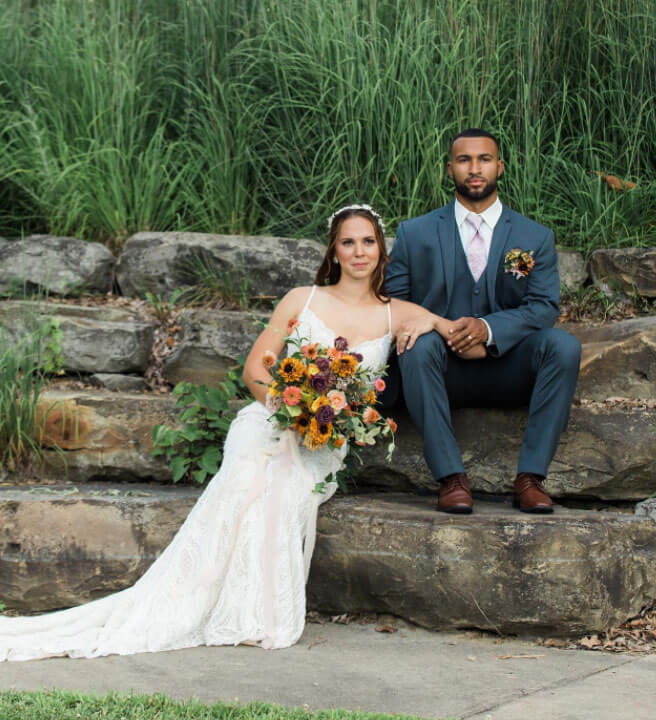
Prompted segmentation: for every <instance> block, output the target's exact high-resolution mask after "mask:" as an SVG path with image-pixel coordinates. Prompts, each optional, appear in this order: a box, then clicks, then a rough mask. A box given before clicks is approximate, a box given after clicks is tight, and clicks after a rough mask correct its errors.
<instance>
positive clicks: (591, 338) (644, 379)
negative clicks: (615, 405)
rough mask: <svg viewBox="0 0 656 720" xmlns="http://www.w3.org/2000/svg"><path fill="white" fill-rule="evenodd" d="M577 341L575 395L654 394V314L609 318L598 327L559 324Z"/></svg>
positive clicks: (592, 396)
mask: <svg viewBox="0 0 656 720" xmlns="http://www.w3.org/2000/svg"><path fill="white" fill-rule="evenodd" d="M563 327H564V329H565V330H568V331H569V332H571V333H573V334H574V335H576V337H578V339H579V340H580V341H581V345H582V349H583V352H582V354H581V370H580V373H579V381H578V385H577V395H578V396H579V397H582V398H586V399H589V400H605V399H606V398H610V397H628V398H656V316H649V317H642V318H635V319H632V320H620V321H619V322H610V323H606V324H604V325H600V326H599V327H589V326H585V325H581V324H578V323H570V324H568V325H565V326H563Z"/></svg>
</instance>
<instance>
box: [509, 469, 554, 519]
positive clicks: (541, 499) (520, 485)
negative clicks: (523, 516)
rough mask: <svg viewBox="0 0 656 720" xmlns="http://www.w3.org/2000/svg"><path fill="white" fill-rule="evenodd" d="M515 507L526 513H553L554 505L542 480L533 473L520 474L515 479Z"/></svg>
mask: <svg viewBox="0 0 656 720" xmlns="http://www.w3.org/2000/svg"><path fill="white" fill-rule="evenodd" d="M513 505H514V506H515V507H518V508H519V509H520V510H521V511H522V512H526V513H551V512H553V503H552V502H551V498H550V497H549V496H548V495H547V493H546V492H545V490H544V485H543V484H542V478H541V477H540V476H539V475H534V474H533V473H527V472H525V473H519V475H518V476H517V477H516V478H515V498H514V500H513Z"/></svg>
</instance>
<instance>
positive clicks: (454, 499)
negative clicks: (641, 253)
mask: <svg viewBox="0 0 656 720" xmlns="http://www.w3.org/2000/svg"><path fill="white" fill-rule="evenodd" d="M473 504H474V503H473V501H472V496H471V490H470V489H469V478H468V477H467V476H466V475H465V473H455V474H454V475H447V476H446V477H444V478H442V480H441V481H440V496H439V499H438V501H437V509H438V510H441V511H442V512H448V513H461V514H463V515H464V514H466V513H470V512H471V511H472V505H473Z"/></svg>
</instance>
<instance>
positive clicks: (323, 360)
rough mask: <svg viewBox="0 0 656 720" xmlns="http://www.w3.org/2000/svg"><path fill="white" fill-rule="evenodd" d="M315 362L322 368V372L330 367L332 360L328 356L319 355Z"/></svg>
mask: <svg viewBox="0 0 656 720" xmlns="http://www.w3.org/2000/svg"><path fill="white" fill-rule="evenodd" d="M314 364H315V365H316V366H317V367H318V368H319V370H321V372H325V371H326V370H328V368H329V367H330V360H328V358H326V357H318V358H317V359H316V360H315V361H314Z"/></svg>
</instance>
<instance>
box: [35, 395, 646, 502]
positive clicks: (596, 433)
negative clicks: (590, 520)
mask: <svg viewBox="0 0 656 720" xmlns="http://www.w3.org/2000/svg"><path fill="white" fill-rule="evenodd" d="M39 408H40V410H41V412H43V413H46V412H48V411H49V412H48V415H47V423H46V430H47V432H46V435H45V440H44V441H45V443H46V445H48V446H54V444H55V443H57V444H58V445H59V446H60V447H61V448H63V452H55V451H54V450H50V451H48V452H47V453H46V468H45V472H46V474H47V477H49V478H53V479H63V478H64V477H65V476H64V474H63V473H64V464H65V466H66V472H67V473H68V475H67V477H68V478H69V479H71V480H74V481H75V482H88V481H92V480H103V479H105V480H115V479H120V480H129V481H133V482H136V481H139V480H143V479H146V478H148V479H152V480H156V481H161V482H168V481H169V480H170V478H171V473H170V471H169V470H168V468H167V467H166V466H165V464H164V463H163V462H162V461H161V460H160V459H157V460H156V459H154V458H153V457H152V456H151V452H152V428H153V426H154V425H156V424H161V423H165V424H169V425H173V424H175V423H176V419H177V417H178V411H177V409H176V407H175V404H174V401H173V399H172V398H171V397H166V396H164V397H162V396H155V395H148V394H132V395H131V394H125V393H115V392H108V391H85V392H73V391H50V392H47V393H45V394H44V395H43V396H42V397H41V400H40V403H39ZM392 415H395V417H396V419H397V420H398V422H399V433H398V438H397V441H398V448H397V451H396V452H395V454H394V458H393V460H392V463H391V465H390V464H388V463H387V462H386V460H385V448H384V447H382V446H381V447H379V448H378V447H377V448H373V449H366V450H365V451H363V452H362V457H363V460H364V465H363V466H362V468H361V469H360V470H359V474H358V477H357V485H358V487H359V488H360V489H361V490H385V491H398V490H403V491H409V492H413V493H414V492H435V491H436V484H435V481H434V480H433V478H432V476H431V473H430V471H429V469H428V467H427V465H426V462H425V460H424V455H423V443H422V438H421V436H420V434H419V433H418V431H417V430H416V429H415V428H414V426H413V424H412V421H411V420H410V418H409V417H408V416H407V415H405V414H403V413H401V414H398V413H397V414H394V413H392ZM453 422H454V428H455V432H456V438H457V440H458V442H459V444H460V448H461V450H462V453H463V458H464V460H465V466H466V468H467V471H468V473H469V476H470V478H471V480H472V483H473V487H474V490H475V491H477V492H480V493H490V494H494V495H499V494H507V493H510V492H512V481H513V478H514V476H515V473H516V463H517V458H518V457H519V449H520V443H521V438H522V434H523V431H524V427H525V425H526V410H524V409H517V410H494V409H476V408H471V409H462V410H458V411H456V412H454V413H453ZM655 427H656V410H641V409H638V408H628V409H627V408H620V407H618V408H613V407H606V406H603V405H594V404H593V405H589V406H588V405H586V406H583V407H574V408H572V413H571V417H570V423H569V427H568V429H567V430H566V431H565V433H564V434H563V436H562V438H561V443H560V445H559V448H558V451H557V453H556V457H555V459H554V461H553V463H552V465H551V469H550V473H549V477H548V478H547V482H546V485H547V489H548V490H549V492H550V493H551V494H552V495H553V496H554V497H557V498H566V497H568V498H599V499H604V500H642V499H644V498H645V497H647V496H649V495H651V494H652V493H653V492H654V491H656V442H655V441H654V437H655V436H654V428H655Z"/></svg>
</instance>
